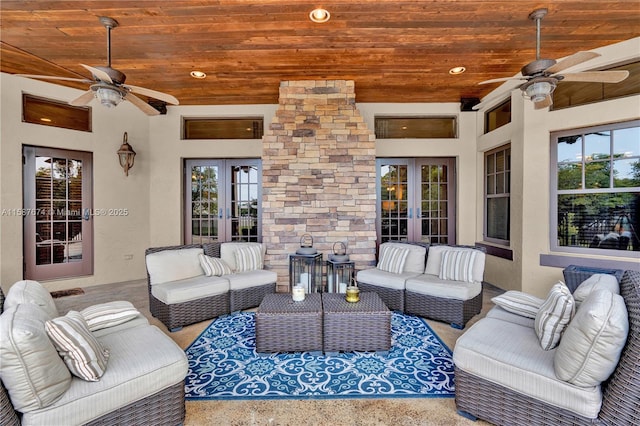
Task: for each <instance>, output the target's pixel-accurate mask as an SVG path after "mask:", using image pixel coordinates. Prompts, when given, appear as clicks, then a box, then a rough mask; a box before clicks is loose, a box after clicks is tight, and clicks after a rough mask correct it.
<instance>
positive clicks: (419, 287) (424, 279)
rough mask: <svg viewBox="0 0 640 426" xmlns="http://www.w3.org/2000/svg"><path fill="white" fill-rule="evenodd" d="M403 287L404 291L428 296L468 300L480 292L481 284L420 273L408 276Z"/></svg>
mask: <svg viewBox="0 0 640 426" xmlns="http://www.w3.org/2000/svg"><path fill="white" fill-rule="evenodd" d="M405 289H406V291H411V292H414V293H419V294H425V295H428V296H434V297H443V298H446V299H456V300H469V299H473V298H474V297H476V296H477V295H478V294H480V292H481V291H482V284H480V283H478V282H472V283H469V282H464V281H451V280H443V279H441V278H439V277H438V276H437V275H427V274H421V275H418V276H416V277H412V278H409V279H408V280H407V282H406V283H405Z"/></svg>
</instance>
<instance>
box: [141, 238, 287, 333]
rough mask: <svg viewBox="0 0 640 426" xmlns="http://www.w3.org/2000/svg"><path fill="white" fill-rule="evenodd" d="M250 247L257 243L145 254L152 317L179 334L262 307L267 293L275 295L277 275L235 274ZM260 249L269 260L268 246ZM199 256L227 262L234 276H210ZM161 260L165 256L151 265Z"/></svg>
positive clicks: (157, 249)
mask: <svg viewBox="0 0 640 426" xmlns="http://www.w3.org/2000/svg"><path fill="white" fill-rule="evenodd" d="M245 244H258V243H239V242H238V243H235V242H229V243H221V242H213V243H206V244H186V245H177V246H164V247H152V248H148V249H146V250H145V258H146V262H145V263H146V266H147V287H148V292H149V310H150V311H151V314H152V315H153V316H154V317H156V318H158V319H159V320H160V321H162V323H163V324H164V325H166V326H167V328H168V329H169V330H171V331H175V330H179V329H180V328H182V327H183V326H185V325H189V324H194V323H197V322H200V321H205V320H208V319H211V318H215V317H218V316H220V315H224V314H228V313H230V312H235V311H239V310H242V309H247V308H252V307H255V306H258V305H259V304H260V302H261V301H262V298H263V297H264V295H265V294H268V293H275V291H276V279H277V274H276V273H275V272H273V271H268V270H265V269H261V268H260V269H256V270H251V271H242V272H238V271H236V263H235V259H234V257H235V254H234V253H235V250H236V249H238V248H240V247H242V246H243V245H245ZM260 247H262V250H263V257H264V246H262V245H260ZM181 253H184V254H185V255H184V256H181V255H180V254H181ZM200 253H202V254H204V255H207V256H210V257H214V258H219V259H222V260H223V261H225V262H226V264H228V266H229V267H230V268H231V272H232V273H230V274H224V275H221V276H216V275H213V276H206V275H205V273H204V271H203V270H202V268H201V266H200V263H199V260H198V257H197V256H198V254H200ZM158 255H160V256H164V257H160V258H156V259H155V261H154V262H151V261H150V259H151V258H154V256H158ZM150 256H151V257H150ZM150 267H151V268H152V270H151V271H150ZM158 269H162V271H160V272H158ZM159 276H161V277H160V278H158V277H159Z"/></svg>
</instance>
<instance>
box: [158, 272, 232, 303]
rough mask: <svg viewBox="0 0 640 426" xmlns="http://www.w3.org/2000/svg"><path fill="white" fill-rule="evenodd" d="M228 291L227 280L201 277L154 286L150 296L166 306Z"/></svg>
mask: <svg viewBox="0 0 640 426" xmlns="http://www.w3.org/2000/svg"><path fill="white" fill-rule="evenodd" d="M228 291H229V280H227V279H226V278H224V277H216V276H211V277H207V276H204V275H201V276H199V277H195V278H189V279H186V280H180V281H171V282H168V283H162V284H156V285H154V286H152V287H151V294H153V296H154V297H155V298H156V299H158V300H160V301H161V302H162V303H165V304H167V305H173V304H175V303H182V302H189V301H191V300H197V299H202V298H203V297H210V296H216V295H218V294H223V293H226V292H228Z"/></svg>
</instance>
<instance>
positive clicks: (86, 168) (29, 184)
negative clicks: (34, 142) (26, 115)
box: [22, 146, 93, 280]
mask: <svg viewBox="0 0 640 426" xmlns="http://www.w3.org/2000/svg"><path fill="white" fill-rule="evenodd" d="M23 158H24V161H23V205H24V208H23V210H22V212H23V217H24V227H23V247H24V262H25V273H24V275H25V278H26V279H33V280H46V279H54V278H64V277H74V276H82V275H90V274H92V273H93V217H92V216H91V208H92V200H93V197H92V187H93V185H92V154H91V153H89V152H82V151H69V150H61V149H54V148H41V147H33V146H25V147H23Z"/></svg>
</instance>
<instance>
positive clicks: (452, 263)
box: [438, 250, 476, 283]
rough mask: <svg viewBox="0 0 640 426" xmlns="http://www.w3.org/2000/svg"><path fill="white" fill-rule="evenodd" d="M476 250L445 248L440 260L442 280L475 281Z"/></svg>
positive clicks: (440, 276)
mask: <svg viewBox="0 0 640 426" xmlns="http://www.w3.org/2000/svg"><path fill="white" fill-rule="evenodd" d="M475 260H476V251H475V250H444V251H443V252H442V260H441V262H440V274H439V275H438V276H439V278H440V279H441V280H453V281H465V282H469V283H472V282H473V264H474V262H475Z"/></svg>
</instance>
